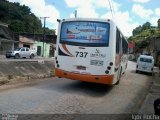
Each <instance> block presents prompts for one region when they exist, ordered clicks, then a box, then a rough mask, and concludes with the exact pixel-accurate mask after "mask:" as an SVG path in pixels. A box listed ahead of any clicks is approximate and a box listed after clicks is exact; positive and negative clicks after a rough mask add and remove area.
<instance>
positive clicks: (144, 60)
mask: <svg viewBox="0 0 160 120" xmlns="http://www.w3.org/2000/svg"><path fill="white" fill-rule="evenodd" d="M153 68H154V58H153V57H152V56H147V55H140V56H139V57H138V60H137V66H136V73H138V72H139V71H142V72H147V73H150V74H152V72H153Z"/></svg>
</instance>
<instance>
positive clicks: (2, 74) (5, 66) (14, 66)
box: [0, 60, 54, 81]
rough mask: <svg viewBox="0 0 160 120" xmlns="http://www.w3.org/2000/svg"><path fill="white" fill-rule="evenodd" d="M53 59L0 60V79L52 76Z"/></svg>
mask: <svg viewBox="0 0 160 120" xmlns="http://www.w3.org/2000/svg"><path fill="white" fill-rule="evenodd" d="M53 71H54V61H53V60H51V61H0V81H3V80H6V79H8V80H12V79H15V78H17V77H27V78H31V79H32V78H45V77H51V76H53V75H54V74H53Z"/></svg>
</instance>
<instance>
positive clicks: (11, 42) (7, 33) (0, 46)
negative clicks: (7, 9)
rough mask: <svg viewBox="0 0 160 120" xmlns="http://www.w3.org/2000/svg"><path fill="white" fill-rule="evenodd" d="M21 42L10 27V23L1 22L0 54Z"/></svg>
mask: <svg viewBox="0 0 160 120" xmlns="http://www.w3.org/2000/svg"><path fill="white" fill-rule="evenodd" d="M18 43H19V41H18V39H17V38H16V37H15V36H14V34H13V32H12V31H11V30H10V29H9V28H8V24H5V23H1V22H0V55H4V54H5V53H6V51H8V50H12V49H14V48H15V46H17V45H18Z"/></svg>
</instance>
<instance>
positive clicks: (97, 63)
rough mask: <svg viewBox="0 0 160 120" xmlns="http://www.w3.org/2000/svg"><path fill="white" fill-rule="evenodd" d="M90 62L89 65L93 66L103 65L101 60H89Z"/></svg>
mask: <svg viewBox="0 0 160 120" xmlns="http://www.w3.org/2000/svg"><path fill="white" fill-rule="evenodd" d="M90 64H91V65H95V66H103V61H100V60H91V61H90Z"/></svg>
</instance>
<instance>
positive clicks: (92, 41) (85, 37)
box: [60, 21, 109, 46]
mask: <svg viewBox="0 0 160 120" xmlns="http://www.w3.org/2000/svg"><path fill="white" fill-rule="evenodd" d="M60 42H61V43H66V44H67V43H68V44H74V45H76V44H77V45H79V44H84V45H85V44H86V45H87V44H88V45H102V46H108V44H109V24H108V23H104V22H88V21H86V22H82V21H81V22H75V21H74V22H64V23H63V24H62V27H61V35H60Z"/></svg>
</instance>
